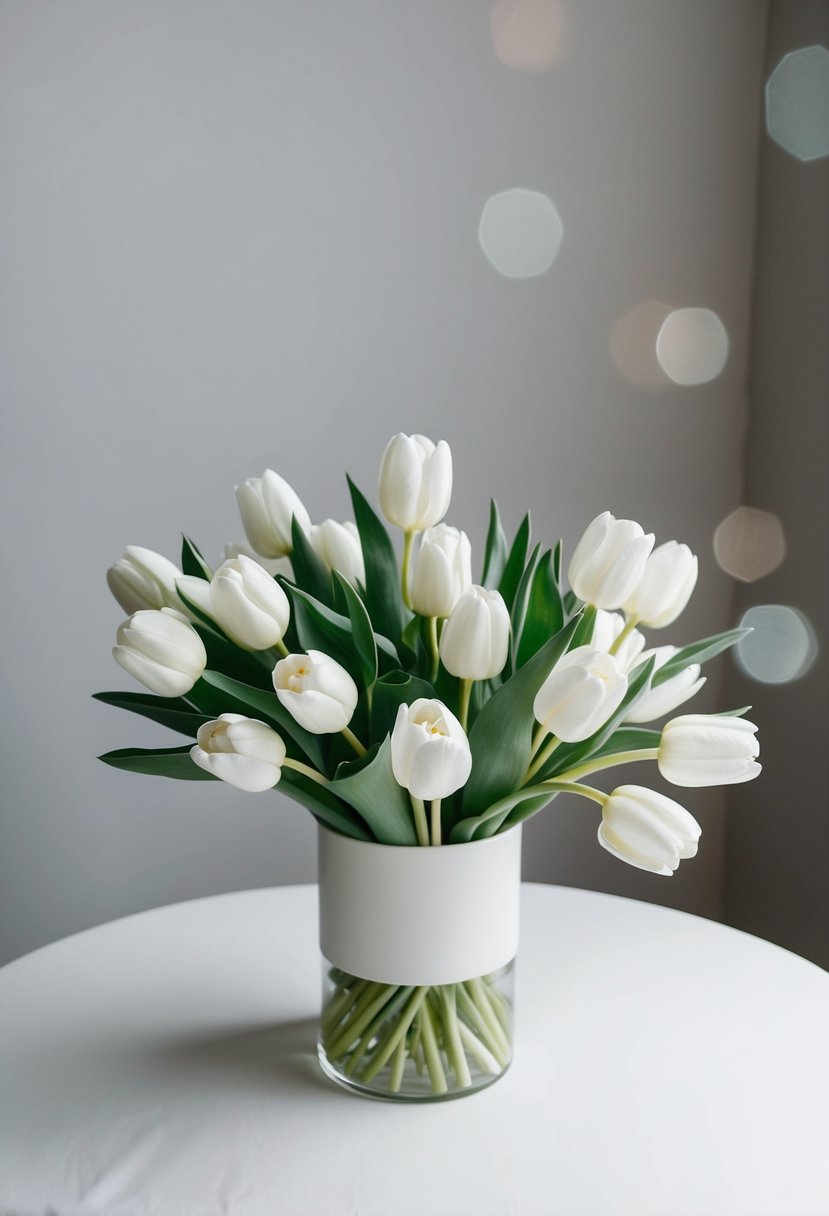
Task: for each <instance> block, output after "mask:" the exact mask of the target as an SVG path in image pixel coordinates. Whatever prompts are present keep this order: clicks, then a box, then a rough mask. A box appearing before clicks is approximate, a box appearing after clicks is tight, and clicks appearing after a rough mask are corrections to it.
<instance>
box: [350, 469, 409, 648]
mask: <svg viewBox="0 0 829 1216" xmlns="http://www.w3.org/2000/svg"><path fill="white" fill-rule="evenodd" d="M347 481H348V489H349V491H350V493H351V502H352V504H353V507H354V519H355V520H356V523H357V531H358V532H359V534H360V544H361V545H362V549H363V560H364V562H365V567H366V607H367V609H368V614H369V616H370V618H371V620H372V621H373V622H374V625H375V626H376V628H377V629H378V630H379V632H380V633H381V634H383V635H384V636H385V637H387V638H391V640H392V642H394V643H395V644H396V643H397V642H398V640H399V639H400V634H401V631H402V629H403V601H402V598H401V594H400V572H399V570H398V568H397V555H396V554H395V551H394V545H393V544H392V543H391V537H390V536H389V534H388V532H387V531H386V529H385V528H384V526H383V524H382V523H381V522H380V520H379V519H378V518H377V516H376V515H375V513H374V511H373V510H372V509H371V507H370V506H369V504H368V502H367V501H366V499H365V498H364V497H363V495H362V494H361V493H360V491H359V490H358V489H357V487H356V486H355V484H354V482H353V481H352V480H351V478H350V477H348V478H347Z"/></svg>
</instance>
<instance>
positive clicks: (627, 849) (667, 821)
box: [599, 785, 702, 875]
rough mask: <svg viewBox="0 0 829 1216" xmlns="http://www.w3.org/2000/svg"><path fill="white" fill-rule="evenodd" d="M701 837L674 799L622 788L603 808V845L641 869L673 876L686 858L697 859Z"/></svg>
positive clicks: (632, 787) (637, 787) (638, 787)
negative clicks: (694, 857)
mask: <svg viewBox="0 0 829 1216" xmlns="http://www.w3.org/2000/svg"><path fill="white" fill-rule="evenodd" d="M701 834H702V829H701V828H700V826H699V824H698V823H697V821H696V819H694V817H693V815H691V814H689V812H688V811H686V810H685V807H684V806H680V805H679V803H678V802H674V801H673V799H672V798H666V797H665V795H664V794H657V793H656V792H655V791H654V790H648V789H645V788H644V786H641V785H620V786H619V788H618V789H615V790H614V791H613V793H612V794H611V795H610V797H609V798H608V799H607V801H606V802H605V804H604V806H603V808H602V822H601V825H600V826H599V844H600V845H601V846H602V847H603V848H605V849H607V851H608V853H612V854H613V856H614V857H618V858H619V860H620V861H626V862H627V863H628V865H631V866H636V868H637V869H639V870H650V872H651V873H652V874H665V875H670V874H673V872H674V870H675V869H676V868H677V866H678V865H679V863H680V861H681V860H682V858H684V857H693V856H695V854H696V851H697V842H698V840H699V838H700V835H701Z"/></svg>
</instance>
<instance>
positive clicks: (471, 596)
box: [440, 585, 510, 680]
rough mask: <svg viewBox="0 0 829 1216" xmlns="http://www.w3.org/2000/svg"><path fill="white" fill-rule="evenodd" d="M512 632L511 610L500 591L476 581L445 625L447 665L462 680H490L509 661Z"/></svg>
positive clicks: (443, 645)
mask: <svg viewBox="0 0 829 1216" xmlns="http://www.w3.org/2000/svg"><path fill="white" fill-rule="evenodd" d="M509 634H510V619H509V613H508V612H507V606H506V604H505V603H504V601H503V598H502V597H501V595H500V593H499V592H498V591H487V589H486V588H485V587H478V586H475V585H473V586H472V587H470V589H469V590H468V591H467V592H466V593H465V594H464V595H462V596H461V598H460V599H459V600H458V602H457V604H456V605H455V607H454V608H453V609H452V612H451V614H450V616H449V618H448V620H447V621H446V624H445V625H444V627H443V633H442V634H441V638H440V657H441V659H442V661H443V666H444V667H445V668H446V670H447V671H448V672H449V673H450V675H453V676H459V677H460V678H461V679H462V680H489V679H491V678H492V677H493V676H497V675H498V673H499V672H501V671H502V670H503V667H504V664H505V663H506V661H507V653H508V651H509Z"/></svg>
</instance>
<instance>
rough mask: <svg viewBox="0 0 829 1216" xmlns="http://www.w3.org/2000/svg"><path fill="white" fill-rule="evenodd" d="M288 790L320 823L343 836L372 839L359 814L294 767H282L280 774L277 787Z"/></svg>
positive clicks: (288, 793)
mask: <svg viewBox="0 0 829 1216" xmlns="http://www.w3.org/2000/svg"><path fill="white" fill-rule="evenodd" d="M276 788H277V789H278V790H282V792H283V793H285V794H287V795H288V796H289V797H290V798H292V799H293V800H294V802H298V803H300V805H301V806H304V807H305V809H306V810H309V811H310V812H311V814H312V815H313V816H314V818H315V819H317V820H318V821H319V822H320V823H324V824H325V826H326V827H327V828H333V830H334V831H335V832H340V833H341V834H342V835H343V836H351V837H352V839H354V840H372V839H373V837H372V835H371V833H370V832H369V830H368V829H367V828H366V826H365V824H364V823H363V822H362V820H361V819H360V817H359V816H358V815H356V814H355V813H354V811H353V810H352V809H351V807H349V806H344V805H343V803H342V802H340V801H339V799H338V798H336V797H335V796H334V795H333V794H332V793H331V792H330V790H329V789H328V788H327V787H326V786H324V785H320V784H319V782H317V781H313V780H312V779H311V778H310V777H306V776H305V774H304V773H298V772H297V771H296V769H292V768H283V769H282V776H281V778H280V780H279V784H278V785H277V787H276Z"/></svg>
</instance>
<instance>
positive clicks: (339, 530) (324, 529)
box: [308, 519, 366, 587]
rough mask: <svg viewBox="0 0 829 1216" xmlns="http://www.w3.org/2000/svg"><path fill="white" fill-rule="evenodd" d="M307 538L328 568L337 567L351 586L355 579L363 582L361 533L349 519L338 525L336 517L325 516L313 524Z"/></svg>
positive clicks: (355, 582) (356, 581)
mask: <svg viewBox="0 0 829 1216" xmlns="http://www.w3.org/2000/svg"><path fill="white" fill-rule="evenodd" d="M308 539H309V540H310V541H311V544H312V545H313V547H314V552H315V553H316V554H317V556H318V557H319V558H320V560H321V561H322V562H323V563H324V564H325V565H326V566H327V567H328V569H329V570H338V571H339V573H340V574H341V575H342V576H343V578H344V579H345V580H346V582H349V583H351V586H352V587H354V586H356V584H357V583H358V582H359V583H365V581H366V567H365V563H364V561H363V549H362V546H361V544H360V533H359V532H358V531H357V525H356V524H354V523H352V522H351V520H348V521H347V522H346V523H344V524H338V523H337V522H336V520H333V519H326V520H324V521H323V522H322V523H321V524H314V525H313V526H312V528H311V531H310V533H309V537H308Z"/></svg>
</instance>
